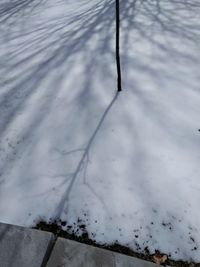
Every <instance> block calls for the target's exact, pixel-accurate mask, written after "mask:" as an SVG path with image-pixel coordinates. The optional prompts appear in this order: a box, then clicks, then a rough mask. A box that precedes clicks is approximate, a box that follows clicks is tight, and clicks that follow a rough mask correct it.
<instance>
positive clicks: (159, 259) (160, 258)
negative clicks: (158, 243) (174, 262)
mask: <svg viewBox="0 0 200 267" xmlns="http://www.w3.org/2000/svg"><path fill="white" fill-rule="evenodd" d="M152 260H153V261H154V262H155V263H156V264H158V265H161V264H163V263H165V262H166V260H167V255H165V254H161V253H160V252H159V251H156V252H155V254H154V255H153V256H152Z"/></svg>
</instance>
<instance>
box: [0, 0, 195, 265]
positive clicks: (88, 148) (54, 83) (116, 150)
mask: <svg viewBox="0 0 200 267" xmlns="http://www.w3.org/2000/svg"><path fill="white" fill-rule="evenodd" d="M121 63H122V66H121V67H122V87H123V91H122V93H120V94H119V95H116V88H117V86H116V79H117V76H116V64H115V2H114V1H113V0H93V1H88V0H82V1H75V0H48V1H47V0H21V1H19V0H12V1H11V0H3V1H1V3H0V221H1V222H6V223H13V224H18V225H26V226H32V225H34V224H35V223H36V222H38V221H39V220H42V219H45V220H49V219H58V218H60V219H62V220H63V221H67V226H72V228H71V230H76V228H77V229H79V233H80V234H81V229H80V228H78V225H77V224H79V222H80V221H81V224H85V225H86V229H87V231H88V233H89V237H90V238H92V239H94V240H96V241H97V242H99V243H109V244H111V243H113V242H116V241H117V242H118V243H119V244H121V245H125V246H129V247H130V248H131V249H133V250H138V251H140V252H142V251H144V248H145V247H148V248H149V250H150V252H151V253H153V252H154V250H155V249H159V250H160V251H162V252H163V253H167V254H170V255H171V257H172V258H173V259H182V260H193V261H197V262H200V213H199V204H200V182H199V179H200V164H199V162H200V132H199V131H198V129H200V119H199V114H200V88H199V86H200V1H199V0H194V1H187V0H160V1H159V0H152V1H150V0H121ZM67 226H66V227H67ZM66 227H64V228H66Z"/></svg>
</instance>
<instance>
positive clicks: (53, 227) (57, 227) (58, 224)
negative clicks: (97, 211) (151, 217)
mask: <svg viewBox="0 0 200 267" xmlns="http://www.w3.org/2000/svg"><path fill="white" fill-rule="evenodd" d="M62 226H64V227H65V226H66V222H63V221H52V222H50V223H47V222H45V221H40V222H38V223H37V225H36V226H34V227H33V229H39V230H43V231H47V232H52V233H53V234H54V235H55V236H56V237H63V238H67V239H71V240H75V241H78V242H81V243H84V244H88V245H92V246H96V247H99V248H104V249H108V250H111V251H114V252H119V253H122V254H125V255H128V256H133V257H136V258H140V259H143V260H147V261H151V262H153V255H151V254H150V253H149V249H148V247H146V248H145V251H144V253H139V252H135V251H133V250H131V249H130V248H128V247H125V246H122V245H120V244H118V243H117V241H116V242H115V243H114V244H112V245H99V244H98V243H96V241H95V240H92V239H90V238H89V235H88V233H87V230H86V227H85V225H84V224H81V221H80V222H79V223H78V227H79V228H80V231H81V232H82V234H81V235H77V234H76V232H74V231H72V232H71V231H70V229H71V226H67V229H68V230H65V231H64V230H62ZM156 253H158V251H156ZM159 253H160V252H159ZM162 265H163V266H165V265H170V266H175V267H200V263H193V262H183V261H173V260H170V259H167V260H166V262H165V263H164V264H162Z"/></svg>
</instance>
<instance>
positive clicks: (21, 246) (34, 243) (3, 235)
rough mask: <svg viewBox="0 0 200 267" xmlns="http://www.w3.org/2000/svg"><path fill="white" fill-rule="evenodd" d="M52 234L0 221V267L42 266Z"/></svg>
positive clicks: (51, 241) (51, 240) (52, 237)
mask: <svg viewBox="0 0 200 267" xmlns="http://www.w3.org/2000/svg"><path fill="white" fill-rule="evenodd" d="M53 240H54V236H53V234H51V233H48V232H43V231H38V230H33V229H28V228H24V227H19V226H13V225H9V224H1V223H0V267H42V266H45V262H46V260H47V257H48V256H49V255H48V253H49V252H50V248H51V247H52V244H53Z"/></svg>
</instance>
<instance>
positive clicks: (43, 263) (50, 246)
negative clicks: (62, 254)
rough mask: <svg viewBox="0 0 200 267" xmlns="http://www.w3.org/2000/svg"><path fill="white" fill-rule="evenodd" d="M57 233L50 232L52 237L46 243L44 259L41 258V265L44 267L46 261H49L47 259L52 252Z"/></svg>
mask: <svg viewBox="0 0 200 267" xmlns="http://www.w3.org/2000/svg"><path fill="white" fill-rule="evenodd" d="M58 235H59V233H57V234H56V235H55V234H53V233H52V239H51V242H50V243H49V245H48V248H47V251H46V254H45V256H44V259H43V262H42V265H41V267H45V266H46V265H47V263H48V261H49V259H50V257H51V254H52V252H53V250H54V247H55V244H56V241H57V240H58Z"/></svg>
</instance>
